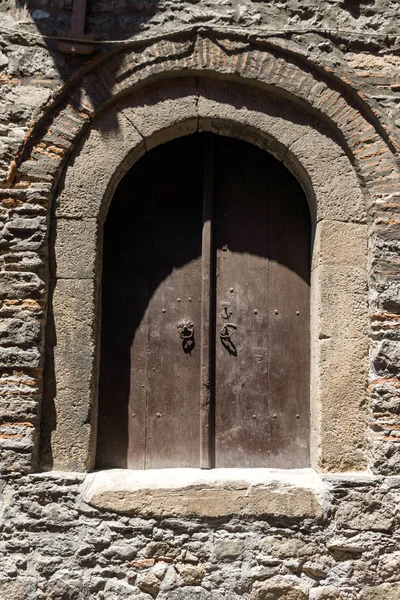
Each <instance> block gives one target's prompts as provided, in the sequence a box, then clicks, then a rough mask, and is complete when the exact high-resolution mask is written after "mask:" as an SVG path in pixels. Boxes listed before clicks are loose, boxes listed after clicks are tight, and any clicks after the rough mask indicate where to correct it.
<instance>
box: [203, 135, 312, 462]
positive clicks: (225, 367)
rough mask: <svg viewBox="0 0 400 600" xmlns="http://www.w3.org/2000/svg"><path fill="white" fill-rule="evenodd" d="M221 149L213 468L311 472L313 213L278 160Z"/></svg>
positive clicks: (234, 146) (233, 146)
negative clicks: (225, 309)
mask: <svg viewBox="0 0 400 600" xmlns="http://www.w3.org/2000/svg"><path fill="white" fill-rule="evenodd" d="M217 148H218V150H216V161H217V163H216V167H215V172H216V178H215V190H216V195H215V212H216V215H217V217H216V247H217V301H216V310H217V323H216V335H217V339H216V361H217V362H216V399H215V403H216V417H215V419H216V425H215V427H216V442H215V444H216V466H219V467H266V466H272V467H282V468H293V467H300V466H307V465H308V464H309V463H308V460H309V459H308V456H309V449H308V438H309V431H308V429H309V255H310V251H309V246H310V228H309V212H308V207H307V204H306V200H305V197H304V194H303V192H302V190H301V188H300V186H299V185H298V183H297V182H296V181H295V180H294V178H293V177H292V176H291V174H290V173H288V171H287V170H286V169H285V168H284V167H282V165H280V164H279V163H278V162H277V161H276V160H275V159H274V158H273V157H271V156H269V155H268V154H266V153H264V152H262V151H261V150H259V149H258V148H256V147H254V146H250V145H248V144H244V143H243V142H238V141H236V140H229V139H226V138H225V139H223V138H221V139H220V140H219V141H218V144H217ZM224 302H225V303H229V304H230V305H231V308H230V309H229V310H230V311H231V313H232V314H231V315H230V316H229V322H232V323H233V324H234V325H236V328H233V327H231V328H229V327H228V329H229V330H230V332H231V333H232V336H231V338H230V341H229V340H228V342H229V344H230V345H231V346H230V347H229V344H227V343H223V341H221V340H219V339H218V333H219V331H220V330H221V328H222V330H223V331H224V332H225V331H226V328H224V327H223V323H224V319H221V317H220V315H219V309H220V307H221V306H222V304H223V303H224ZM276 311H277V312H276ZM296 311H298V312H299V315H297V314H296ZM225 321H226V320H225Z"/></svg>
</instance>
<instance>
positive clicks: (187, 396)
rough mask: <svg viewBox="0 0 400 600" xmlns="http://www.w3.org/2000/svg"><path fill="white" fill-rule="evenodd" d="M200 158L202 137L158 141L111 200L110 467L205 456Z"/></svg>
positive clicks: (107, 313) (105, 353) (106, 388)
mask: <svg viewBox="0 0 400 600" xmlns="http://www.w3.org/2000/svg"><path fill="white" fill-rule="evenodd" d="M201 158H202V156H201V149H199V143H198V141H197V140H196V138H191V137H187V138H182V139H180V140H176V141H174V142H170V143H169V144H168V145H165V146H159V147H157V148H156V149H154V150H153V151H152V152H151V153H149V154H146V155H145V156H144V157H143V158H142V159H141V160H140V161H139V162H138V163H137V164H136V165H134V167H133V168H132V169H131V170H130V171H129V172H128V174H127V175H126V176H125V178H124V179H123V180H122V181H121V184H120V186H119V188H118V190H117V191H116V193H115V196H114V199H113V202H112V205H111V208H110V212H109V215H108V218H107V223H106V229H105V240H104V257H105V261H104V272H103V282H104V286H103V287H104V293H103V303H104V306H103V318H102V327H103V332H104V335H103V344H102V348H103V350H102V362H101V373H102V375H101V380H100V388H101V392H100V398H101V402H100V404H101V407H102V408H101V414H100V420H99V428H100V429H99V450H98V464H99V466H102V467H106V466H113V467H115V466H127V467H128V468H133V469H143V468H162V467H175V466H192V467H198V466H199V447H200V436H199V421H200V389H199V387H200V345H201V338H200V321H201V268H200V263H201V236H202V197H201V186H202V167H201V164H202V162H201ZM155 173H156V174H157V176H156V177H155ZM182 319H191V320H192V322H193V324H194V340H195V346H194V347H193V348H191V349H190V350H191V351H190V352H188V351H187V350H188V346H187V344H186V345H185V348H184V347H183V340H182V339H181V338H180V334H179V331H178V328H177V325H178V324H179V322H180V321H181V320H182ZM185 350H186V351H185ZM112 369H113V371H112V374H111V375H110V370H112ZM114 447H116V448H117V449H118V451H116V450H113V448H114Z"/></svg>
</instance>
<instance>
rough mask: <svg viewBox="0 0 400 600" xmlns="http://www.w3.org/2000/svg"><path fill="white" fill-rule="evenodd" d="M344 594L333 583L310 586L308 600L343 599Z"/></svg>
mask: <svg viewBox="0 0 400 600" xmlns="http://www.w3.org/2000/svg"><path fill="white" fill-rule="evenodd" d="M344 599H345V595H343V594H341V592H340V590H339V589H338V588H337V587H336V586H334V585H323V586H320V587H317V588H311V590H310V598H309V600H344Z"/></svg>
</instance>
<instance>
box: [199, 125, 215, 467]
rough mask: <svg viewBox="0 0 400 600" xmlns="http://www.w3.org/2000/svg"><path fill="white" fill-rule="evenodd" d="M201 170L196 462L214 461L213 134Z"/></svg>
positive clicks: (206, 143) (206, 140) (206, 141)
mask: <svg viewBox="0 0 400 600" xmlns="http://www.w3.org/2000/svg"><path fill="white" fill-rule="evenodd" d="M201 141H202V142H203V144H204V146H203V148H204V156H203V161H204V163H203V164H204V170H203V234H202V254H201V351H200V364H201V367H200V368H201V382H200V466H201V468H203V469H210V468H211V467H212V466H213V464H214V427H213V417H214V411H213V398H214V362H215V353H214V346H215V341H214V335H213V333H214V332H213V327H212V324H213V323H212V321H213V318H214V310H213V303H214V302H213V301H214V281H213V280H214V278H215V268H214V244H213V237H214V234H213V230H214V215H213V204H214V136H213V135H208V134H205V135H202V136H201Z"/></svg>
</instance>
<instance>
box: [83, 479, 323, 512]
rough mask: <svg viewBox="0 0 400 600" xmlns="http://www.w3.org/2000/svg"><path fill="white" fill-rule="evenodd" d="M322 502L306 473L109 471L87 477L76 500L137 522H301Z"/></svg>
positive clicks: (318, 509)
mask: <svg viewBox="0 0 400 600" xmlns="http://www.w3.org/2000/svg"><path fill="white" fill-rule="evenodd" d="M323 498H324V494H323V486H322V484H321V479H320V477H319V476H318V475H317V474H316V473H315V471H313V470H312V469H293V470H280V469H212V470H209V471H204V470H201V469H154V470H148V471H129V470H124V469H112V470H109V471H99V472H97V473H91V474H89V475H88V476H87V477H86V480H85V484H84V487H83V493H82V498H81V499H82V501H83V502H85V503H87V504H90V505H91V506H94V507H96V508H98V509H100V510H109V511H113V512H117V513H124V514H129V515H140V516H142V517H199V518H206V517H209V518H218V517H229V516H231V515H240V516H257V517H261V516H273V517H286V518H287V517H289V518H297V519H299V518H300V519H301V518H321V517H322V516H323Z"/></svg>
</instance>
